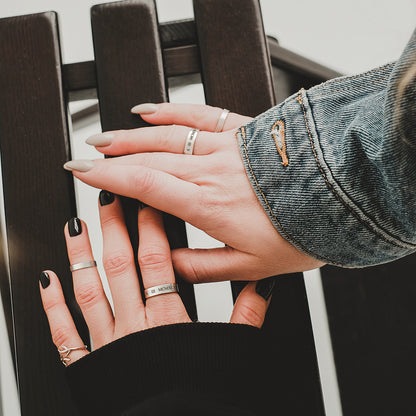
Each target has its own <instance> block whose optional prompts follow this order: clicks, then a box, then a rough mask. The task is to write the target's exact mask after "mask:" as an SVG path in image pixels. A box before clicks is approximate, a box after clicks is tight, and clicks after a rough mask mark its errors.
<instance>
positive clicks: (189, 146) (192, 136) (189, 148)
mask: <svg viewBox="0 0 416 416" xmlns="http://www.w3.org/2000/svg"><path fill="white" fill-rule="evenodd" d="M198 133H199V130H198V129H192V130H190V132H189V133H188V136H187V138H186V141H185V147H184V149H183V154H184V155H192V154H193V153H194V146H195V140H196V138H197V136H198Z"/></svg>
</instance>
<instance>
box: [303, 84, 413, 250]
mask: <svg viewBox="0 0 416 416" xmlns="http://www.w3.org/2000/svg"><path fill="white" fill-rule="evenodd" d="M302 91H304V89H303V88H302V89H301V90H300V92H299V95H298V97H297V98H296V101H297V102H298V103H299V104H300V105H301V107H302V111H303V117H304V119H305V125H306V130H307V131H308V135H309V141H310V143H311V147H312V152H313V155H314V158H315V162H316V164H317V165H318V169H319V171H320V172H321V174H322V176H323V178H324V180H325V182H326V184H327V186H328V188H329V189H330V190H331V192H332V193H333V194H334V196H335V197H336V198H337V199H338V201H339V202H341V203H342V205H344V207H345V208H347V209H348V211H349V212H351V214H352V215H353V216H354V217H355V218H356V219H357V220H358V221H359V222H361V223H362V224H363V225H364V226H366V227H367V228H368V229H369V230H370V231H372V232H373V233H374V234H376V235H377V236H378V237H380V238H381V239H382V240H384V241H385V242H386V243H388V244H393V245H395V246H397V247H401V248H409V247H408V246H414V245H413V244H409V243H402V244H403V245H402V244H398V243H397V242H395V241H391V240H388V239H387V238H386V237H384V236H383V235H382V234H380V233H379V232H378V231H377V230H375V229H374V228H373V227H372V226H371V224H369V223H368V222H367V221H365V220H363V219H362V218H360V216H359V215H358V214H357V213H356V212H355V211H354V210H353V209H352V208H351V207H350V206H349V205H348V204H347V203H346V202H345V201H344V200H343V199H342V198H341V197H340V196H339V195H338V193H337V191H336V190H335V188H334V187H333V186H332V184H331V183H330V182H329V180H328V178H327V176H326V174H325V172H324V170H323V168H322V166H321V164H320V163H319V160H318V155H317V153H316V149H315V145H314V143H313V139H312V134H311V131H310V129H309V124H308V119H307V117H306V109H305V105H304V104H303V100H302ZM393 238H394V237H393ZM406 246H407V247H406Z"/></svg>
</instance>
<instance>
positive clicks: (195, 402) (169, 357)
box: [66, 323, 271, 416]
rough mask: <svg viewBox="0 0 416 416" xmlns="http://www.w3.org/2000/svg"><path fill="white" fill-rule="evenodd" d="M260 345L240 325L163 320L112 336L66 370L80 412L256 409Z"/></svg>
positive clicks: (261, 396) (262, 369) (263, 346)
mask: <svg viewBox="0 0 416 416" xmlns="http://www.w3.org/2000/svg"><path fill="white" fill-rule="evenodd" d="M267 348H268V347H267V343H266V342H265V340H264V337H263V333H262V331H261V330H260V329H257V328H254V327H251V326H248V325H239V324H222V323H215V324H208V323H185V324H175V325H166V326H161V327H156V328H152V329H148V330H146V331H141V332H137V333H135V334H131V335H128V336H126V337H124V338H121V339H119V340H117V341H114V342H112V343H111V344H109V345H106V346H104V347H102V348H100V349H98V350H96V351H94V352H92V353H91V354H89V355H88V356H86V357H84V358H82V359H81V360H79V361H77V362H75V363H74V364H72V365H70V366H69V367H68V368H67V369H66V372H67V377H68V381H69V385H70V388H71V392H72V395H73V399H74V401H75V402H76V404H77V405H78V407H79V409H80V413H81V414H82V415H89V416H91V415H122V414H126V415H127V414H128V415H136V414H137V415H151V414H152V415H159V414H160V415H162V414H163V415H173V414H188V412H189V414H212V415H217V414H218V415H222V414H229V415H232V414H239V415H240V414H241V415H242V414H247V415H248V414H263V413H264V412H266V411H268V409H269V400H270V393H269V391H268V389H269V387H268V386H267V385H268V381H269V380H268V377H267V366H268V360H269V359H270V356H271V355H270V351H268V350H267ZM195 406H196V407H195ZM198 409H199V410H198ZM209 409H211V410H209ZM181 410H183V413H180V412H181ZM177 412H178V413H177ZM207 412H208V413H207Z"/></svg>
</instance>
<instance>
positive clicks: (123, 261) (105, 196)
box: [99, 191, 145, 338]
mask: <svg viewBox="0 0 416 416" xmlns="http://www.w3.org/2000/svg"><path fill="white" fill-rule="evenodd" d="M99 201H100V208H99V212H100V220H101V228H102V232H103V265H104V270H105V272H106V275H107V279H108V284H109V286H110V289H111V295H112V298H113V302H114V315H115V336H116V338H118V337H120V336H123V335H126V334H127V333H130V332H134V331H139V330H140V329H143V328H144V324H145V321H144V319H145V317H144V305H143V301H142V297H141V293H140V284H139V279H138V276H137V272H136V266H135V263H134V255H133V249H132V246H131V243H130V238H129V235H128V232H127V229H126V226H125V223H124V216H123V211H122V208H121V204H120V200H119V198H118V197H115V195H114V194H112V193H110V192H107V191H101V192H100V197H99Z"/></svg>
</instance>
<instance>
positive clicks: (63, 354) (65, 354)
mask: <svg viewBox="0 0 416 416" xmlns="http://www.w3.org/2000/svg"><path fill="white" fill-rule="evenodd" d="M86 349H87V346H86V345H84V346H83V347H70V348H68V347H65V345H61V346H60V347H59V348H58V352H59V357H60V359H61V362H62V364H63V365H64V366H65V367H67V366H68V365H69V362H70V361H71V358H69V354H71V352H72V351H78V350H86Z"/></svg>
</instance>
